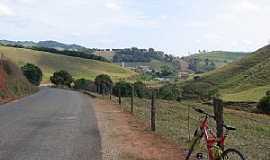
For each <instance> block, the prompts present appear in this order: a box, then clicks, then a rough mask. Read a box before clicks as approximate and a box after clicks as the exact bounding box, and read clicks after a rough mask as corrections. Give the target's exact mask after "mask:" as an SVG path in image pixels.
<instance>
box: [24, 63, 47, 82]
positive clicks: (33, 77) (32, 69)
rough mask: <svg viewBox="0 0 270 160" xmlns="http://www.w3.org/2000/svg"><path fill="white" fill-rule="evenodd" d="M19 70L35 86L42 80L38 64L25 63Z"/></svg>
mask: <svg viewBox="0 0 270 160" xmlns="http://www.w3.org/2000/svg"><path fill="white" fill-rule="evenodd" d="M21 70H22V72H23V74H24V76H25V77H26V78H27V79H28V81H29V82H30V83H32V84H33V85H36V86H38V85H39V84H40V82H41V80H42V71H41V69H40V68H39V67H38V66H36V65H34V64H30V63H27V64H26V65H24V66H22V67H21Z"/></svg>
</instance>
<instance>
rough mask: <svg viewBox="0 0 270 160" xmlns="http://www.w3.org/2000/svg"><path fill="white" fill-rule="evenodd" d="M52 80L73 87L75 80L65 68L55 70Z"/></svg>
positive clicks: (57, 83)
mask: <svg viewBox="0 0 270 160" xmlns="http://www.w3.org/2000/svg"><path fill="white" fill-rule="evenodd" d="M50 80H51V82H52V83H53V84H55V85H65V86H68V87H71V83H72V82H73V78H72V76H71V75H70V74H69V73H68V72H67V71H64V70H61V71H58V72H54V73H53V76H51V77H50Z"/></svg>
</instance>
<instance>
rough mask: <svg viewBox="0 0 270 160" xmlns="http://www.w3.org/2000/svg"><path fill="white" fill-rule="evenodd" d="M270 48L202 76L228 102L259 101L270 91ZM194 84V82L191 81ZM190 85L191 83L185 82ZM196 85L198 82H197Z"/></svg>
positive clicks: (203, 80)
mask: <svg viewBox="0 0 270 160" xmlns="http://www.w3.org/2000/svg"><path fill="white" fill-rule="evenodd" d="M269 62H270V46H266V47H263V48H261V49H259V50H258V51H256V52H254V53H251V54H248V55H247V56H245V57H243V58H241V59H240V60H237V61H235V62H232V63H230V64H227V65H225V66H223V67H221V68H218V69H216V70H214V71H211V72H208V73H205V74H203V75H201V77H202V80H200V81H199V82H200V83H201V82H204V83H208V84H212V86H213V87H217V88H218V89H219V94H220V95H221V97H222V98H224V99H225V100H227V101H258V100H259V99H260V98H261V97H262V96H264V95H265V92H266V91H267V90H270V72H269V71H270V63H269ZM191 81H193V83H194V80H191ZM185 83H189V82H185ZM195 83H196V82H195Z"/></svg>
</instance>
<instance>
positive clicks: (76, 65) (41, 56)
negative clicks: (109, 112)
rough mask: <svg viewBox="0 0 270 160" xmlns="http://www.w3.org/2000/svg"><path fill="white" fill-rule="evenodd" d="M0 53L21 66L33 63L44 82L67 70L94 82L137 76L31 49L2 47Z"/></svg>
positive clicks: (87, 60) (103, 63)
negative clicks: (103, 76) (99, 78)
mask: <svg viewBox="0 0 270 160" xmlns="http://www.w3.org/2000/svg"><path fill="white" fill-rule="evenodd" d="M0 53H3V54H4V55H5V56H6V57H8V58H9V59H11V60H12V61H13V62H15V63H16V64H17V65H19V66H22V65H24V64H25V63H33V64H35V65H37V66H39V67H40V68H41V69H42V71H43V74H44V77H43V82H48V81H49V77H50V76H51V75H52V73H53V72H55V71H58V70H67V71H68V72H70V73H71V74H72V76H74V78H87V79H90V80H93V79H94V78H95V77H96V76H97V75H99V74H108V75H110V76H111V77H112V79H113V80H118V79H125V78H128V77H131V76H134V75H136V73H135V72H132V71H130V70H127V69H124V68H121V67H120V66H118V65H115V64H112V63H105V62H101V61H95V60H89V59H82V58H78V57H69V56H64V55H56V54H52V53H47V52H40V51H33V50H30V49H22V48H13V47H3V46H0Z"/></svg>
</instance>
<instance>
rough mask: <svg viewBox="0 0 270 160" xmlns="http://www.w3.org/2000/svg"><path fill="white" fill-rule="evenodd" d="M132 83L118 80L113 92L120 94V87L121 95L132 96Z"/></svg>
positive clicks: (116, 94)
mask: <svg viewBox="0 0 270 160" xmlns="http://www.w3.org/2000/svg"><path fill="white" fill-rule="evenodd" d="M131 87H132V86H131V84H130V83H128V82H126V81H120V82H117V83H116V84H115V86H114V87H113V94H114V95H115V96H118V95H119V89H120V94H121V97H129V96H131V94H132V93H131V89H132V88H131Z"/></svg>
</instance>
